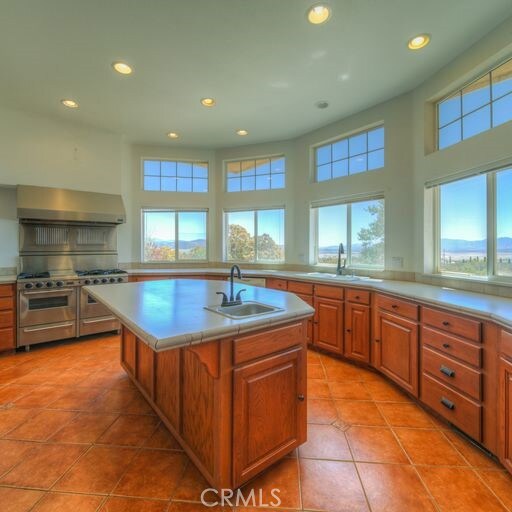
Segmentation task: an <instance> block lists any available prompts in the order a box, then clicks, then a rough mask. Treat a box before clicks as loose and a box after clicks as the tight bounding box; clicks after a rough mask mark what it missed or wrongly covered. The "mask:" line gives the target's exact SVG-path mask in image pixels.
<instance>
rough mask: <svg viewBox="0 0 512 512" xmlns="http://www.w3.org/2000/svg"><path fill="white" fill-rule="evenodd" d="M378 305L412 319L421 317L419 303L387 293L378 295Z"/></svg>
mask: <svg viewBox="0 0 512 512" xmlns="http://www.w3.org/2000/svg"><path fill="white" fill-rule="evenodd" d="M377 307H379V308H380V309H384V310H385V311H389V312H390V313H394V314H395V315H400V316H403V317H405V318H409V319H411V320H418V317H419V306H418V305H416V304H413V303H412V302H407V301H405V300H400V299H395V298H393V297H388V296H386V295H377Z"/></svg>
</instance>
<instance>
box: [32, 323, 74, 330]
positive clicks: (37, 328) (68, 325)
mask: <svg viewBox="0 0 512 512" xmlns="http://www.w3.org/2000/svg"><path fill="white" fill-rule="evenodd" d="M73 325H75V324H73V323H67V324H59V325H50V326H48V327H26V328H24V329H23V332H39V331H48V330H50V329H61V328H62V327H73Z"/></svg>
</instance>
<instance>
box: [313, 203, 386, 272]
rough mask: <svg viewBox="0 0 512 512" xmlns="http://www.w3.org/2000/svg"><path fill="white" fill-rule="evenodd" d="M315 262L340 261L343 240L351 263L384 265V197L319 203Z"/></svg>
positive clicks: (315, 211)
mask: <svg viewBox="0 0 512 512" xmlns="http://www.w3.org/2000/svg"><path fill="white" fill-rule="evenodd" d="M312 211H313V218H314V221H315V224H314V225H315V231H316V243H315V263H317V264H319V265H336V264H337V261H338V247H339V244H340V243H342V244H343V247H344V250H345V254H344V256H343V258H346V264H347V266H351V267H372V268H384V199H371V200H367V201H357V202H352V203H343V204H335V205H329V206H318V207H314V208H313V209H312Z"/></svg>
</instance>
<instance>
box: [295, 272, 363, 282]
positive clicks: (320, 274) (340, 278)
mask: <svg viewBox="0 0 512 512" xmlns="http://www.w3.org/2000/svg"><path fill="white" fill-rule="evenodd" d="M302 275H303V276H311V277H313V276H315V277H327V278H329V279H336V280H337V281H359V280H360V279H361V278H360V277H359V276H349V275H342V276H339V275H337V274H330V273H328V272H304V273H302Z"/></svg>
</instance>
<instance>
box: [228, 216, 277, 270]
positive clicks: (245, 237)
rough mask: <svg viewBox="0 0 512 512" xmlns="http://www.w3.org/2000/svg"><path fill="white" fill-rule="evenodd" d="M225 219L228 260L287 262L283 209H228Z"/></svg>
mask: <svg viewBox="0 0 512 512" xmlns="http://www.w3.org/2000/svg"><path fill="white" fill-rule="evenodd" d="M224 221H225V244H226V246H225V258H226V260H227V261H242V262H253V263H256V262H257V263H267V262H268V263H270V262H272V263H276V262H284V209H282V208H279V209H271V210H247V211H231V212H225V213H224Z"/></svg>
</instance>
